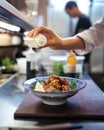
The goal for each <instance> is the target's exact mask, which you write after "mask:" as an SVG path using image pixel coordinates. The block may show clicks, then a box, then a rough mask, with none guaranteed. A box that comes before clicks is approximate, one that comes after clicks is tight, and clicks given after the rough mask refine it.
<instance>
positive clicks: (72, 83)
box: [69, 80, 75, 89]
mask: <svg viewBox="0 0 104 130" xmlns="http://www.w3.org/2000/svg"><path fill="white" fill-rule="evenodd" d="M69 85H70V88H71V89H75V82H74V80H71V81H70V83H69Z"/></svg>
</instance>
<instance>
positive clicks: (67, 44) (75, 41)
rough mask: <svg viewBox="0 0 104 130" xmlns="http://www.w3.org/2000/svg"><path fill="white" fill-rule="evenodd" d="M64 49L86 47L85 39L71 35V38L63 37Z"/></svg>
mask: <svg viewBox="0 0 104 130" xmlns="http://www.w3.org/2000/svg"><path fill="white" fill-rule="evenodd" d="M62 45H63V49H65V50H69V49H85V44H84V41H83V39H81V38H80V37H77V36H75V37H70V38H63V39H62Z"/></svg>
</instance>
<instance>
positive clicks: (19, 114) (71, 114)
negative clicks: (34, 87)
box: [14, 80, 104, 120]
mask: <svg viewBox="0 0 104 130" xmlns="http://www.w3.org/2000/svg"><path fill="white" fill-rule="evenodd" d="M14 118H15V119H18V118H19V119H20V118H21V119H22V118H25V119H26V118H27V119H28V118H68V119H72V120H73V119H75V120H77V119H78V120H79V119H80V120H81V119H83V120H89V119H91V120H96V119H97V120H102V119H104V96H103V92H102V91H101V90H100V89H99V88H98V87H97V85H96V84H95V83H94V82H93V81H92V80H88V83H87V87H85V88H84V89H83V90H81V91H80V92H78V93H77V94H76V95H75V96H73V97H71V98H68V100H67V102H66V103H65V104H63V105H59V106H50V105H45V104H43V103H42V102H41V100H40V99H39V98H37V97H35V96H34V95H33V94H32V93H28V94H27V95H26V97H25V98H24V100H23V101H22V103H21V104H20V106H19V107H18V108H17V110H16V111H15V113H14Z"/></svg>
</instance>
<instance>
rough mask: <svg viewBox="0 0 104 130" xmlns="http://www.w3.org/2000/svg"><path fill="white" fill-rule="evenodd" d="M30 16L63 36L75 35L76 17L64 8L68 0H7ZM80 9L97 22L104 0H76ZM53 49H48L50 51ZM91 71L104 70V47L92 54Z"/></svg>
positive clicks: (93, 21) (38, 23)
mask: <svg viewBox="0 0 104 130" xmlns="http://www.w3.org/2000/svg"><path fill="white" fill-rule="evenodd" d="M7 1H8V2H10V3H11V4H13V5H14V6H15V7H16V8H17V9H19V10H20V11H21V12H22V13H24V14H25V15H27V17H29V20H30V21H31V22H33V24H35V25H37V26H41V25H43V26H48V27H50V28H52V29H53V30H54V31H55V32H56V33H58V34H59V35H60V36H62V37H67V36H71V35H73V32H74V29H75V25H76V22H77V18H76V19H70V18H69V17H68V16H67V15H66V13H65V10H64V7H65V4H66V2H67V1H68V0H22V1H20V0H15V1H14V0H7ZM76 2H77V3H78V6H79V8H80V10H81V11H82V12H83V13H85V14H86V15H88V16H89V17H90V19H91V21H92V23H95V22H96V21H97V20H100V19H101V18H102V17H103V16H104V0H76ZM50 51H52V50H49V49H48V50H47V53H50ZM54 53H55V54H56V52H54ZM90 64H91V72H103V71H104V48H103V47H99V48H96V49H95V50H94V51H93V52H92V55H91V60H90Z"/></svg>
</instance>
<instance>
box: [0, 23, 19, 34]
mask: <svg viewBox="0 0 104 130" xmlns="http://www.w3.org/2000/svg"><path fill="white" fill-rule="evenodd" d="M0 27H1V28H4V29H7V30H10V31H16V32H19V31H20V27H17V26H15V25H11V24H8V23H5V22H2V21H0Z"/></svg>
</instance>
